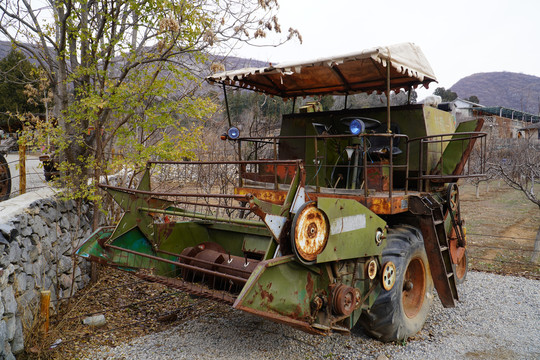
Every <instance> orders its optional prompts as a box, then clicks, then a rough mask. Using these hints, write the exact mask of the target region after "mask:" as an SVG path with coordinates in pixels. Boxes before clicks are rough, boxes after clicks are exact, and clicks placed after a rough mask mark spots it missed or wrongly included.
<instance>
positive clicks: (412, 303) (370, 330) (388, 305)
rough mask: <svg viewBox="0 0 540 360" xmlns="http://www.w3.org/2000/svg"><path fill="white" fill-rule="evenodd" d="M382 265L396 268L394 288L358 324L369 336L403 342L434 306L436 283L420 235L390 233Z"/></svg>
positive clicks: (410, 230) (408, 230) (406, 230)
mask: <svg viewBox="0 0 540 360" xmlns="http://www.w3.org/2000/svg"><path fill="white" fill-rule="evenodd" d="M387 244H388V245H387V247H386V248H385V249H384V250H383V253H382V255H383V264H386V263H388V262H389V261H391V262H393V263H394V265H395V267H396V279H395V284H394V286H393V287H392V288H391V289H390V290H388V291H387V290H385V289H384V288H382V289H381V293H380V295H379V297H378V298H377V300H376V301H375V303H374V304H373V306H372V307H371V309H370V310H368V311H364V312H363V313H362V315H361V316H360V320H359V323H360V324H361V325H362V326H363V328H364V330H365V331H366V333H367V334H369V335H370V336H372V337H374V338H376V339H378V340H380V341H383V342H391V341H404V340H407V338H409V337H411V336H413V335H415V334H416V333H417V332H418V331H420V329H422V327H423V326H424V323H425V321H426V318H427V316H428V313H429V309H430V307H431V304H432V303H433V280H432V278H431V272H430V269H429V264H428V259H427V255H426V251H425V249H424V241H423V238H422V234H421V233H420V231H419V230H418V229H416V228H414V227H412V226H406V225H402V226H400V227H396V228H392V229H390V230H389V231H388V237H387Z"/></svg>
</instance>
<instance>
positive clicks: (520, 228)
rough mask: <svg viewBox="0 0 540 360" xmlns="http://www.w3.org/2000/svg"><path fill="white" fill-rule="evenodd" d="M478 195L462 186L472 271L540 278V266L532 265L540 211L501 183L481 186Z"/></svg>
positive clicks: (462, 200)
mask: <svg viewBox="0 0 540 360" xmlns="http://www.w3.org/2000/svg"><path fill="white" fill-rule="evenodd" d="M479 195H480V196H479V198H476V190H475V187H474V186H473V185H469V184H465V185H462V186H460V199H461V212H462V214H463V215H462V218H463V219H465V226H466V228H467V244H468V248H469V267H470V268H472V269H475V270H479V271H489V272H496V273H500V274H506V275H519V276H526V277H531V278H536V279H538V278H540V266H538V265H537V264H533V263H531V256H532V251H533V248H534V241H535V238H536V233H537V232H538V227H539V226H540V209H538V207H537V206H536V205H534V204H533V203H532V202H531V201H529V200H528V199H527V198H526V197H525V195H523V194H522V193H521V192H520V191H517V190H513V189H511V188H509V187H508V186H507V185H506V184H505V183H504V182H502V181H501V182H499V181H492V182H490V183H489V186H488V185H487V184H486V183H484V184H481V186H480V194H479Z"/></svg>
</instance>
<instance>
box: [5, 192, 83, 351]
mask: <svg viewBox="0 0 540 360" xmlns="http://www.w3.org/2000/svg"><path fill="white" fill-rule="evenodd" d="M13 200H15V199H11V200H8V201H6V202H3V203H0V212H1V211H2V207H3V205H5V204H6V203H7V202H9V201H13ZM0 215H1V214H0ZM12 215H13V216H11V218H10V219H7V220H6V219H1V221H0V300H1V301H0V359H14V358H15V355H18V354H21V353H22V352H23V350H24V346H25V336H27V335H28V332H29V331H32V326H34V324H35V322H36V321H37V314H38V310H39V306H40V304H39V302H40V292H41V291H42V290H49V291H50V292H51V309H50V310H51V312H53V313H54V311H55V310H56V308H57V305H58V302H59V300H61V299H66V298H68V297H69V296H70V295H72V294H74V293H75V292H76V291H77V290H78V289H80V288H82V287H83V286H85V285H86V284H87V283H88V282H89V280H90V277H89V269H90V266H89V264H88V263H87V262H86V261H85V260H83V259H81V258H78V257H73V256H72V254H73V251H74V249H75V248H76V247H77V246H78V245H79V244H80V243H81V242H82V240H84V239H85V238H86V237H88V236H89V235H90V234H91V221H92V210H91V208H90V206H89V205H87V204H83V205H81V206H77V204H76V203H75V202H74V201H66V202H64V201H60V200H57V199H56V198H54V197H53V198H49V199H39V200H36V201H34V202H32V203H30V205H29V206H25V207H24V208H21V209H19V210H18V211H17V213H15V214H12ZM74 262H75V263H74Z"/></svg>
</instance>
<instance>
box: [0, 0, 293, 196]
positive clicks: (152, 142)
mask: <svg viewBox="0 0 540 360" xmlns="http://www.w3.org/2000/svg"><path fill="white" fill-rule="evenodd" d="M277 8H278V4H277V1H276V0H225V1H214V0H193V1H192V0H189V1H188V0H0V35H1V36H3V37H5V38H8V39H9V40H10V41H11V43H12V44H13V45H14V46H15V47H17V48H19V49H21V50H22V51H24V52H25V53H26V54H27V55H28V56H30V57H31V58H33V59H34V60H35V61H36V62H37V63H38V65H39V67H40V68H41V69H42V71H43V73H44V74H45V76H46V77H47V78H48V82H49V84H50V87H51V90H52V94H53V109H52V115H53V117H54V118H55V122H57V123H58V127H57V129H55V130H54V131H53V130H51V129H50V127H49V128H48V129H47V131H48V134H47V136H52V132H54V135H56V138H57V141H56V149H57V150H58V152H59V156H60V160H61V161H62V164H64V165H62V166H63V167H61V169H60V170H61V172H62V174H63V175H66V176H63V179H64V181H65V182H68V181H74V180H77V179H78V181H76V182H75V183H74V184H73V186H72V189H75V190H76V191H74V192H72V193H71V194H77V195H76V196H78V197H85V196H87V195H88V194H91V193H92V192H93V190H92V188H88V189H86V190H84V191H82V193H80V191H81V189H84V188H85V186H86V184H87V181H86V178H87V177H88V176H93V178H94V180H95V182H97V181H98V180H99V178H100V175H101V174H103V171H104V170H105V169H107V168H108V161H110V153H111V152H112V146H113V144H114V143H115V142H116V143H118V142H120V145H121V147H120V149H122V150H129V151H125V153H124V154H123V155H124V158H128V157H129V158H130V160H131V163H134V164H135V165H138V166H140V164H142V163H143V162H144V161H146V160H147V159H148V158H149V157H152V156H154V157H156V156H165V157H166V156H169V157H170V156H173V155H174V156H180V157H184V156H188V155H189V154H190V151H191V150H192V149H194V148H198V147H200V146H201V144H200V143H198V141H200V140H197V139H195V138H194V136H196V135H197V134H200V131H199V132H197V131H190V129H188V125H186V124H189V123H193V122H197V121H202V120H204V119H206V118H208V117H209V116H210V115H211V113H212V112H213V111H214V110H215V105H214V104H212V100H211V99H204V98H201V97H200V96H197V95H200V90H199V86H200V78H201V75H202V74H201V71H204V70H205V71H208V70H209V67H210V66H209V63H211V62H212V55H211V54H213V55H215V54H222V55H227V54H228V53H229V52H230V51H231V50H232V49H234V48H235V47H236V46H239V45H240V44H242V43H248V44H250V43H252V42H254V41H255V42H257V43H260V40H261V39H264V38H265V37H266V36H267V34H268V33H269V32H275V33H281V32H282V31H281V26H280V24H279V21H278V18H277V15H276V14H277ZM294 37H298V38H300V35H299V33H298V31H296V30H294V29H292V28H291V29H289V30H288V32H285V34H283V35H282V38H281V40H278V43H277V44H276V43H274V44H271V45H274V46H275V45H279V43H281V42H285V41H288V40H290V39H292V38H294ZM59 130H60V131H59ZM190 136H191V138H190ZM160 144H161V148H160V147H159V145H160ZM152 147H154V148H152ZM67 175H69V176H67Z"/></svg>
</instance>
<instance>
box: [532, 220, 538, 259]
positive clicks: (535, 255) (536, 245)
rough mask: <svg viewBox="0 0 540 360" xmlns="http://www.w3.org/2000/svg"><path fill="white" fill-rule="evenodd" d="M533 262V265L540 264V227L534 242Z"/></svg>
mask: <svg viewBox="0 0 540 360" xmlns="http://www.w3.org/2000/svg"><path fill="white" fill-rule="evenodd" d="M531 262H532V263H533V264H538V263H539V262H540V226H539V227H538V232H537V233H536V240H535V241H534V250H533V254H532V258H531Z"/></svg>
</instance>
